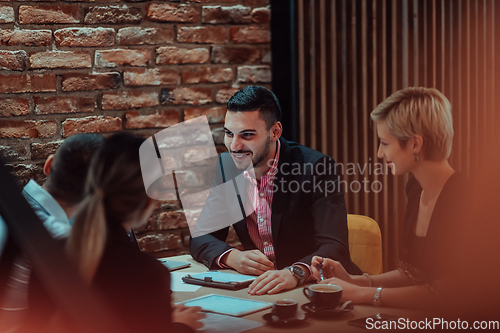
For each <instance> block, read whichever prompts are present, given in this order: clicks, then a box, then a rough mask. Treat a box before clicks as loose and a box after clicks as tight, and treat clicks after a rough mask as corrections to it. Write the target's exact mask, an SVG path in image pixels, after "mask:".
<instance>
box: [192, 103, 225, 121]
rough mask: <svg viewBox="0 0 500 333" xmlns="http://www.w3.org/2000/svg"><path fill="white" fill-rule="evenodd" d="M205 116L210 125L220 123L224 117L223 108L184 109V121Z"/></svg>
mask: <svg viewBox="0 0 500 333" xmlns="http://www.w3.org/2000/svg"><path fill="white" fill-rule="evenodd" d="M201 116H207V118H208V122H209V123H210V124H215V123H222V122H223V121H224V118H225V116H226V107H225V106H215V107H211V108H186V109H184V120H190V119H193V118H196V117H201Z"/></svg>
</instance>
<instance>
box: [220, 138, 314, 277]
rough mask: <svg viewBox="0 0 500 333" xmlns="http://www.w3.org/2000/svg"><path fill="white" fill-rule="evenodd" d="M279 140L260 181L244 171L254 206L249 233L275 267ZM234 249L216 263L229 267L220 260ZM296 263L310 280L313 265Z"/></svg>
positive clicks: (250, 198)
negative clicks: (273, 208)
mask: <svg viewBox="0 0 500 333" xmlns="http://www.w3.org/2000/svg"><path fill="white" fill-rule="evenodd" d="M277 142H278V144H277V148H276V155H275V157H274V162H273V165H272V166H271V168H270V169H269V171H268V172H267V173H266V174H265V175H264V176H262V177H261V178H260V181H257V179H255V178H254V176H253V175H252V174H251V173H250V172H248V171H244V172H243V175H244V177H245V178H246V179H247V180H248V181H249V182H250V184H249V186H248V187H247V193H248V200H249V201H250V203H251V205H252V207H251V208H253V213H252V214H250V215H248V216H247V218H246V222H247V228H248V233H249V235H250V239H251V240H252V242H253V243H254V244H255V246H256V247H257V248H258V249H259V250H260V251H261V252H262V253H264V254H265V255H266V256H267V258H268V259H269V260H271V261H272V262H273V263H274V266H275V269H276V255H275V252H274V244H273V232H272V226H271V216H272V207H273V188H274V179H275V178H276V173H277V172H278V162H279V156H280V149H281V143H280V142H279V140H278V141H277ZM249 208H250V207H249ZM232 250H233V249H229V250H227V251H226V252H224V253H223V254H221V255H220V256H219V257H218V258H217V259H216V263H217V265H218V266H219V267H222V268H228V266H226V265H224V264H223V263H221V262H220V259H221V258H222V257H223V256H224V255H225V254H226V253H228V252H230V251H232ZM295 264H300V265H303V266H305V267H306V268H307V269H308V270H309V273H310V277H309V280H311V279H312V272H311V267H310V266H309V265H308V264H305V263H302V262H296V263H294V265H295Z"/></svg>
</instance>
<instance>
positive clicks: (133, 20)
mask: <svg viewBox="0 0 500 333" xmlns="http://www.w3.org/2000/svg"><path fill="white" fill-rule="evenodd" d="M141 21H142V13H141V9H140V8H136V7H128V6H126V5H125V6H116V5H115V6H106V7H91V8H90V9H89V10H88V12H87V13H86V14H85V20H84V22H85V24H137V23H141Z"/></svg>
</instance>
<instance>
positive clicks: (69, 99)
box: [33, 96, 96, 114]
mask: <svg viewBox="0 0 500 333" xmlns="http://www.w3.org/2000/svg"><path fill="white" fill-rule="evenodd" d="M33 100H34V102H35V113H37V114H53V113H75V112H94V109H95V107H96V100H95V97H76V96H56V97H48V98H44V97H39V96H35V97H33Z"/></svg>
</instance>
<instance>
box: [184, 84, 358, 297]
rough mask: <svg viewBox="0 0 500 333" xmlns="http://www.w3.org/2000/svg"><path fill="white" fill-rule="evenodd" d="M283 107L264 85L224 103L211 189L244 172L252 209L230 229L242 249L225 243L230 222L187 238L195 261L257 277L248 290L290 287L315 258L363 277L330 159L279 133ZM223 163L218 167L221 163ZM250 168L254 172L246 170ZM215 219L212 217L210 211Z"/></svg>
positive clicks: (215, 198) (203, 215)
mask: <svg viewBox="0 0 500 333" xmlns="http://www.w3.org/2000/svg"><path fill="white" fill-rule="evenodd" d="M280 120H281V109H280V105H279V102H278V100H277V98H276V96H275V95H274V94H273V93H272V92H271V91H269V90H268V89H266V88H264V87H259V86H248V87H246V88H243V89H241V90H240V91H238V92H237V93H236V94H234V95H233V96H232V97H231V99H230V100H229V102H228V104H227V114H226V120H225V125H224V130H225V138H224V143H225V145H226V147H227V149H228V152H227V153H223V154H221V155H220V156H219V165H218V168H217V173H216V175H215V180H214V187H215V186H216V185H219V184H221V183H224V182H227V181H230V180H231V179H234V178H235V177H237V176H238V175H241V173H242V172H243V174H244V177H245V179H246V180H247V182H248V183H247V186H246V190H247V191H248V198H249V200H250V201H251V204H252V205H253V208H254V212H253V213H251V214H250V215H248V216H247V217H246V218H242V219H241V220H240V221H236V222H235V223H234V224H233V227H234V229H235V231H236V233H237V235H238V237H239V239H240V241H241V243H242V245H243V248H244V251H240V250H238V249H235V248H232V247H231V246H229V245H228V244H226V243H225V239H226V237H227V235H228V229H229V227H226V228H223V229H221V230H218V231H214V232H211V233H210V234H205V235H201V236H197V237H193V238H192V239H191V242H190V251H191V255H192V256H193V258H195V259H196V260H197V261H199V262H203V263H204V264H205V265H206V266H207V267H208V268H210V269H217V268H221V267H222V268H223V267H231V268H233V269H235V270H236V271H238V272H240V273H243V274H252V275H260V276H259V277H258V278H257V279H256V280H255V281H254V282H253V283H252V284H251V285H250V289H249V293H250V294H255V295H262V294H266V293H268V294H275V293H277V292H279V291H281V290H287V289H292V288H295V287H296V286H297V285H299V284H301V283H304V282H305V281H307V280H308V279H309V277H310V275H311V271H310V264H311V259H312V257H313V256H315V255H316V256H323V257H327V258H331V259H335V260H337V261H339V262H341V263H342V265H343V266H344V267H345V268H346V270H347V271H348V272H350V273H352V274H360V273H361V271H360V270H359V268H358V267H356V265H354V264H353V263H352V262H351V260H350V255H349V246H348V230H347V212H346V207H345V202H344V192H343V190H342V189H341V188H339V176H338V175H337V172H336V167H335V161H334V160H333V159H332V158H330V157H329V156H326V155H324V154H322V153H320V152H318V151H315V150H313V149H310V148H307V147H304V146H302V145H299V144H297V143H294V142H289V141H286V140H285V139H283V138H281V133H282V125H281V122H280ZM221 165H223V171H222V170H221V168H220V166H221ZM252 165H253V170H254V174H253V173H251V172H248V171H246V170H247V169H248V168H249V167H250V166H252ZM225 199H226V198H225V197H224V196H223V195H220V196H217V195H216V194H212V193H211V195H210V196H209V198H208V199H207V203H206V204H205V206H204V208H203V211H202V213H201V215H200V218H199V221H204V223H207V221H208V222H210V219H211V218H212V217H211V216H207V215H209V214H208V213H207V212H209V211H210V210H209V207H208V208H206V207H207V205H215V206H219V205H220V204H219V203H217V201H220V202H223V201H224V200H225ZM213 219H214V220H217V219H218V217H217V216H215V215H214V216H213Z"/></svg>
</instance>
